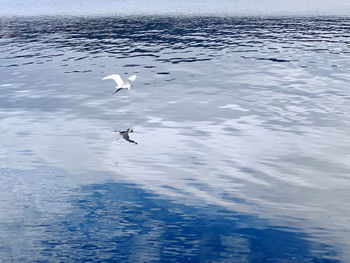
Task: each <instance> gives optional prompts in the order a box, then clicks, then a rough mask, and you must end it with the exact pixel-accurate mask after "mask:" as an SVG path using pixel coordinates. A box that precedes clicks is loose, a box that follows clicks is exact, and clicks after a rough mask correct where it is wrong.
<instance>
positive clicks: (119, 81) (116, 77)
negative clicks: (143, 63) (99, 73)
mask: <svg viewBox="0 0 350 263" xmlns="http://www.w3.org/2000/svg"><path fill="white" fill-rule="evenodd" d="M105 79H113V80H114V81H115V82H116V83H117V85H118V87H120V86H123V84H124V81H123V80H122V78H121V77H120V75H119V74H112V75H109V76H107V77H104V78H103V80H105Z"/></svg>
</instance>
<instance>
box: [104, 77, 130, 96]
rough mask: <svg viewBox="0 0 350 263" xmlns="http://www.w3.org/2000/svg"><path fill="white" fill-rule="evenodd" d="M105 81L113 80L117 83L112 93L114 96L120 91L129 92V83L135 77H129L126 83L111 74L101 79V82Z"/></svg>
mask: <svg viewBox="0 0 350 263" xmlns="http://www.w3.org/2000/svg"><path fill="white" fill-rule="evenodd" d="M105 79H113V80H114V81H115V82H116V83H117V86H116V87H115V88H116V89H117V90H116V91H114V92H113V93H112V94H115V93H117V92H118V91H120V90H122V89H128V90H130V87H131V83H130V81H135V79H136V75H132V76H130V77H129V78H128V79H127V80H126V81H124V80H122V78H121V77H120V75H119V74H112V75H109V76H106V77H104V78H103V80H105Z"/></svg>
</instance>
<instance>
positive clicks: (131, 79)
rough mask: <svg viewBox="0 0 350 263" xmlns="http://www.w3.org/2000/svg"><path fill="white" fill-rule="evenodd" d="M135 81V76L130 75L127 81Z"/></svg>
mask: <svg viewBox="0 0 350 263" xmlns="http://www.w3.org/2000/svg"><path fill="white" fill-rule="evenodd" d="M135 79H136V75H132V76H130V77H129V78H128V80H130V81H135Z"/></svg>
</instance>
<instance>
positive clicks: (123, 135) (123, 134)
mask: <svg viewBox="0 0 350 263" xmlns="http://www.w3.org/2000/svg"><path fill="white" fill-rule="evenodd" d="M115 132H118V133H119V135H120V137H119V138H118V139H117V140H119V139H120V138H123V139H124V140H126V141H127V142H130V143H134V144H137V142H135V141H133V140H131V139H130V137H129V134H130V133H133V132H134V129H130V128H129V129H127V130H126V131H115Z"/></svg>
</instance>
